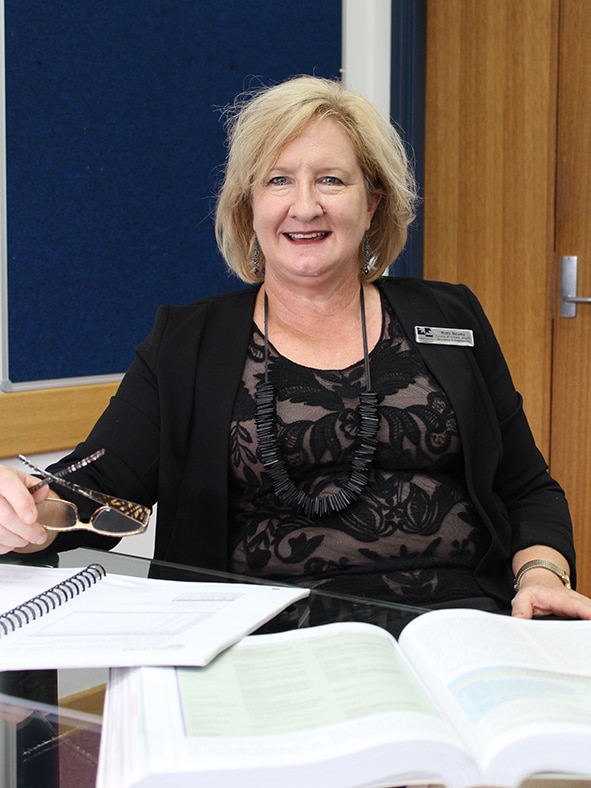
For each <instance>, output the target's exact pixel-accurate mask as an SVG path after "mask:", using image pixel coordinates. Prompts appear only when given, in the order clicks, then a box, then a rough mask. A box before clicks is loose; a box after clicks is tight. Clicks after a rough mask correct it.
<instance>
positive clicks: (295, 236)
mask: <svg viewBox="0 0 591 788" xmlns="http://www.w3.org/2000/svg"><path fill="white" fill-rule="evenodd" d="M327 235H328V233H287V236H288V238H291V239H292V241H313V240H314V239H315V238H325V237H326V236H327Z"/></svg>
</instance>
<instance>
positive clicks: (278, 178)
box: [269, 175, 287, 186]
mask: <svg viewBox="0 0 591 788" xmlns="http://www.w3.org/2000/svg"><path fill="white" fill-rule="evenodd" d="M286 183H287V178H286V177H285V175H274V176H273V177H272V178H269V186H285V184H286Z"/></svg>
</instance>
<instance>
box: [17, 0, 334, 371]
mask: <svg viewBox="0 0 591 788" xmlns="http://www.w3.org/2000/svg"><path fill="white" fill-rule="evenodd" d="M4 6H5V9H4V10H5V61H6V66H5V68H6V172H7V185H6V190H7V216H6V220H7V272H6V280H7V284H6V302H7V306H8V321H7V327H8V330H7V333H8V343H7V355H8V359H9V364H8V382H9V383H10V384H14V385H15V386H18V384H22V383H25V384H27V383H28V382H33V383H34V382H36V381H40V382H47V381H56V380H60V381H66V380H68V379H79V378H84V377H89V376H99V377H100V376H108V375H116V374H119V373H122V372H124V371H125V369H126V368H127V366H128V365H129V363H130V361H131V359H132V356H133V348H134V347H135V345H136V344H137V343H138V342H140V341H141V340H142V339H143V338H144V337H145V336H146V335H147V333H148V332H149V330H150V328H151V325H152V321H153V317H154V312H155V310H156V308H157V306H158V305H159V304H161V303H165V302H166V303H186V302H188V301H191V300H194V299H197V298H200V297H203V296H207V295H209V294H212V293H215V292H221V291H224V290H231V289H236V288H238V287H240V283H239V282H238V280H237V279H235V278H233V277H231V276H230V275H229V274H228V273H227V271H226V269H225V267H224V263H223V261H222V260H221V258H220V256H219V253H218V252H217V249H216V246H215V239H214V235H213V218H212V211H213V207H214V199H213V195H214V194H215V191H216V187H217V184H218V177H219V172H220V167H221V165H222V164H223V161H224V156H225V135H224V128H223V120H222V117H221V112H220V110H221V108H222V107H223V106H224V105H226V104H228V103H229V102H231V101H232V100H233V98H234V97H235V96H236V94H238V93H239V92H241V91H242V90H244V89H248V88H249V87H252V86H253V85H257V84H261V83H262V84H271V83H273V82H278V81H281V80H282V79H285V78H287V77H289V76H294V75H296V74H303V73H307V74H316V75H318V76H325V77H338V76H339V71H340V65H341V2H340V0H325V1H324V2H321V3H319V2H318V0H312V1H311V2H310V1H309V0H294V1H293V2H277V0H241V1H240V2H238V1H237V0H212V1H211V2H205V1H204V0H124V1H123V2H121V1H120V0H119V1H118V2H114V0H101V2H99V1H98V0H54V1H53V2H51V3H49V2H47V0H5V2H4ZM5 383H6V381H5Z"/></svg>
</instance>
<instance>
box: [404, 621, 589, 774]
mask: <svg viewBox="0 0 591 788" xmlns="http://www.w3.org/2000/svg"><path fill="white" fill-rule="evenodd" d="M400 643H401V647H402V648H403V650H404V652H405V653H406V654H407V656H409V658H410V660H411V661H412V662H413V663H414V664H415V665H416V667H417V670H418V671H419V672H420V673H421V675H422V677H423V680H424V681H425V683H426V684H427V685H428V686H429V687H430V688H431V690H432V691H433V692H435V693H437V696H438V698H439V700H440V703H441V704H442V705H443V706H444V707H445V708H446V709H447V710H448V711H449V713H450V715H451V716H452V718H453V719H454V721H455V722H456V724H457V725H458V727H460V728H463V729H466V723H468V725H469V727H470V729H471V733H470V734H467V737H468V740H469V741H470V743H471V746H472V747H473V749H475V750H476V751H478V752H479V753H480V758H481V759H482V760H483V761H485V760H488V761H491V760H493V759H494V758H495V757H497V756H498V755H499V753H500V752H501V751H502V750H504V749H507V748H509V747H513V746H515V747H516V748H517V750H518V751H519V752H520V755H521V756H522V757H523V758H524V759H527V758H528V757H529V755H530V753H528V751H527V749H526V746H525V745H524V744H523V739H524V738H525V739H527V738H528V737H529V736H533V735H539V736H540V737H549V741H550V743H549V744H547V745H546V746H545V747H542V746H541V745H539V744H538V745H537V747H536V748H535V750H536V753H531V754H532V755H533V754H537V755H539V757H537V758H534V760H532V759H531V758H529V766H528V768H531V764H532V763H535V764H536V765H539V767H540V769H541V770H544V771H550V770H558V768H559V762H558V761H557V760H556V758H557V757H561V758H562V759H563V763H562V766H563V767H564V766H565V765H567V766H568V767H569V768H571V769H575V770H577V769H578V770H583V771H585V768H584V766H585V761H584V760H583V761H581V759H580V758H577V757H575V756H573V755H569V754H568V752H567V750H569V751H570V749H571V748H573V747H574V743H575V742H576V747H578V748H579V750H581V742H582V741H583V742H584V741H585V739H587V740H588V741H587V745H586V747H585V746H583V748H582V752H584V751H585V750H587V751H588V750H589V747H591V662H590V661H589V658H588V654H589V646H590V645H591V622H589V621H544V620H534V621H524V620H520V619H515V618H511V617H509V616H501V615H497V614H493V613H482V612H479V611H468V610H463V611H462V610H457V611H452V610H445V611H436V612H434V613H427V614H425V615H424V616H422V617H420V619H416V620H415V621H413V622H411V623H410V624H409V625H407V627H406V628H405V630H404V631H403V633H402V635H401V638H400ZM561 732H563V733H564V734H565V738H567V739H569V740H570V744H569V747H568V748H565V747H564V745H562V744H560V743H559V742H560V741H561V740H560V739H559V735H560V733H561ZM581 737H583V738H582V739H581ZM517 742H521V743H517ZM553 743H554V744H555V745H556V746H555V747H553V746H552V745H553ZM560 748H562V753H560V752H558V750H559V749H560ZM554 750H556V751H557V754H555V753H554ZM544 759H546V760H544ZM514 760H515V761H516V763H518V761H519V759H518V758H514ZM524 762H525V761H524ZM586 768H587V770H591V760H588V762H587V766H586Z"/></svg>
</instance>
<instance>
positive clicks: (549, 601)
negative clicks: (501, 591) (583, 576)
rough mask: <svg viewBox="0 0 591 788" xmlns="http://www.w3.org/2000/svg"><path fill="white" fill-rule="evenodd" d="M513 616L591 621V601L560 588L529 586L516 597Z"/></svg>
mask: <svg viewBox="0 0 591 788" xmlns="http://www.w3.org/2000/svg"><path fill="white" fill-rule="evenodd" d="M511 615H513V616H515V617H516V618H533V617H534V616H559V617H561V618H584V619H591V599H589V598H588V597H586V596H583V594H579V593H578V592H577V591H572V590H569V589H567V588H564V587H560V586H557V587H553V588H549V587H548V586H546V585H540V586H538V585H535V586H528V587H527V588H524V589H523V590H521V591H519V592H518V593H517V594H516V595H515V597H514V599H513V601H512V603H511Z"/></svg>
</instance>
